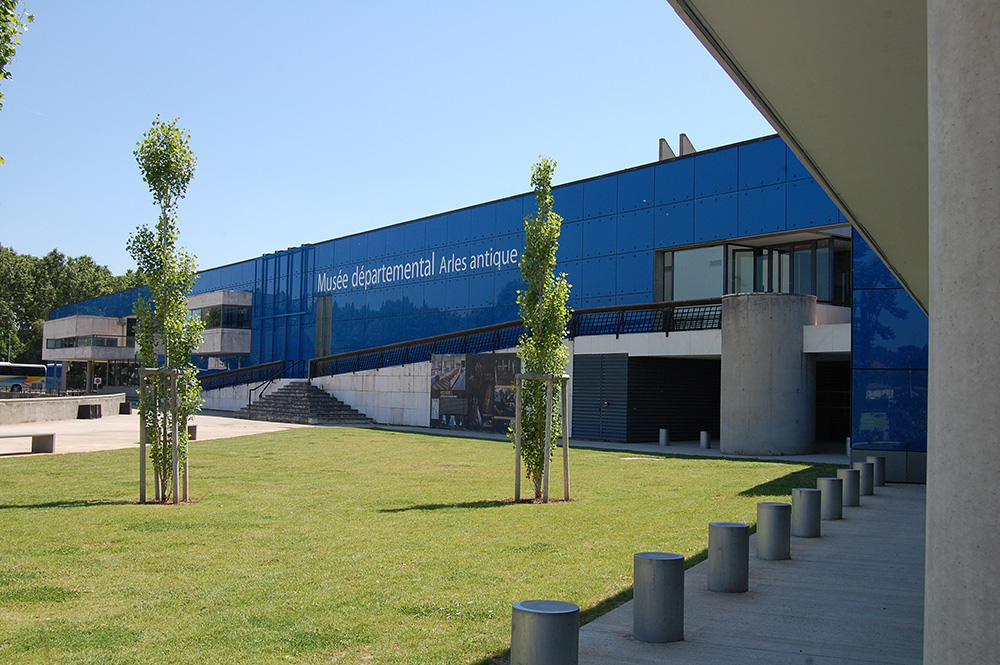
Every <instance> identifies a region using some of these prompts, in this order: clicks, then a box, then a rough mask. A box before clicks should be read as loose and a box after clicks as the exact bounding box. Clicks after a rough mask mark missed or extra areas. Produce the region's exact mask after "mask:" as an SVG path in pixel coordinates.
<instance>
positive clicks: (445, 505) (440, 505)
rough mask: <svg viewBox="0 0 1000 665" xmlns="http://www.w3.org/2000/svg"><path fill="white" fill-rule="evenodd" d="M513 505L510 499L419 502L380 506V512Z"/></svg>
mask: <svg viewBox="0 0 1000 665" xmlns="http://www.w3.org/2000/svg"><path fill="white" fill-rule="evenodd" d="M512 505H514V504H513V503H512V502H510V501H466V502H463V503H420V504H417V505H415V506H404V507H402V508H382V509H380V510H379V512H380V513H405V512H407V511H410V510H447V509H449V508H467V509H475V508H500V507H502V506H512Z"/></svg>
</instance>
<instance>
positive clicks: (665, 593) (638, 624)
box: [632, 552, 684, 643]
mask: <svg viewBox="0 0 1000 665" xmlns="http://www.w3.org/2000/svg"><path fill="white" fill-rule="evenodd" d="M633 580H634V582H633V588H634V590H635V596H634V601H635V602H634V603H633V605H632V636H633V637H634V638H635V639H637V640H639V641H640V642H657V643H660V642H678V641H680V640H683V639H684V555H682V554H674V553H673V552H640V553H638V554H636V555H635V557H634V560H633Z"/></svg>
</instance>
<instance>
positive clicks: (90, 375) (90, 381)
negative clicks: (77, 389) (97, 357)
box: [83, 360, 94, 393]
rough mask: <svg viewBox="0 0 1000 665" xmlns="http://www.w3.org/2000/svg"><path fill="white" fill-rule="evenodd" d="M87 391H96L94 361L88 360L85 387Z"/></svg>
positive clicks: (84, 390)
mask: <svg viewBox="0 0 1000 665" xmlns="http://www.w3.org/2000/svg"><path fill="white" fill-rule="evenodd" d="M83 392H85V393H92V392H94V361H93V360H88V361H87V387H86V388H84V389H83Z"/></svg>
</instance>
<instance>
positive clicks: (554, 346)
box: [509, 157, 570, 499]
mask: <svg viewBox="0 0 1000 665" xmlns="http://www.w3.org/2000/svg"><path fill="white" fill-rule="evenodd" d="M555 168H556V163H555V162H554V161H552V160H551V159H548V158H545V157H541V158H539V161H538V163H537V164H533V165H532V169H531V185H532V187H534V189H535V201H536V203H537V206H538V210H537V211H536V212H535V214H534V215H531V216H529V217H525V219H524V253H523V254H522V255H521V277H522V278H523V279H524V282H525V285H526V287H525V289H524V290H523V291H519V292H518V296H517V304H518V305H520V308H521V321H522V322H523V323H524V331H525V332H524V334H523V335H522V336H521V339H520V340H519V341H518V350H517V354H518V356H519V357H520V358H521V366H522V371H524V372H526V373H529V374H562V373H563V372H564V371H565V370H566V360H567V359H568V357H569V351H568V350H567V349H566V347H565V346H564V344H563V338H564V337H565V334H566V324H567V323H569V317H570V310H569V308H568V307H567V306H566V302H567V301H568V300H569V288H570V285H569V284H568V283H567V282H566V273H562V274H560V275H556V274H555V267H556V250H558V249H559V233H560V231H561V229H562V217H560V216H559V215H557V214H556V213H555V212H554V211H553V210H552V173H553V171H555ZM553 399H554V400H555V403H556V404H559V401H560V384H559V383H558V382H557V383H556V385H555V390H554V392H553ZM521 404H522V413H521V459H522V460H523V461H524V466H525V472H526V475H527V477H528V478H530V479H531V481H532V482H533V483H534V486H535V499H538V498H540V497H541V495H542V474H543V472H544V469H545V424H546V413H547V408H546V386H545V382H543V381H527V382H525V384H524V387H523V388H522V391H521ZM561 424H562V420H561V418H560V416H559V410H558V409H553V410H552V431H553V432H559V431H560V427H561ZM509 435H510V436H511V437H513V435H514V433H513V431H511V432H510V434H509Z"/></svg>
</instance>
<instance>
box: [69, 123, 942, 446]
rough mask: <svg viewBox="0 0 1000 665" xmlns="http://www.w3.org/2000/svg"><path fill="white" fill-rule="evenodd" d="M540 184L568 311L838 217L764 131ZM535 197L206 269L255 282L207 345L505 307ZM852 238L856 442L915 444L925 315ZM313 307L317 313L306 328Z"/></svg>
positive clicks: (337, 347)
mask: <svg viewBox="0 0 1000 665" xmlns="http://www.w3.org/2000/svg"><path fill="white" fill-rule="evenodd" d="M553 194H554V198H555V210H556V212H558V213H559V214H560V215H561V216H562V217H563V227H562V236H561V239H560V246H559V253H558V259H559V270H561V271H564V272H565V273H567V276H568V280H569V282H570V284H571V285H572V288H571V300H570V306H571V307H573V308H574V309H582V308H591V307H603V306H613V305H626V304H639V303H648V302H653V301H655V300H656V292H657V280H658V279H659V278H660V276H659V275H658V274H657V261H656V253H657V251H658V250H664V249H671V248H676V247H684V246H690V245H699V244H708V243H723V242H726V241H730V240H737V239H740V238H746V237H749V236H760V235H764V234H775V233H782V232H789V231H796V230H807V229H814V228H820V227H830V226H836V225H841V224H847V220H846V218H845V217H844V216H843V215H842V214H841V213H840V211H839V210H838V209H837V207H836V206H835V205H834V204H833V202H832V201H831V200H830V199H829V197H827V195H826V194H825V192H824V191H823V190H822V189H821V188H820V186H819V185H818V184H817V183H816V181H815V180H814V179H813V178H812V177H811V176H810V175H809V173H808V172H807V171H806V169H805V168H804V167H803V166H802V164H801V163H800V162H799V160H798V159H797V158H796V157H795V155H794V154H793V153H792V152H791V151H790V150H789V149H788V148H787V147H786V146H785V144H784V142H783V141H782V140H781V139H780V138H778V137H776V136H775V137H767V138H763V139H758V140H754V141H748V142H745V143H741V144H736V145H732V146H726V147H723V148H719V149H716V150H711V151H705V152H701V153H696V154H694V155H689V156H685V157H681V158H677V159H673V160H669V161H664V162H658V163H655V164H649V165H646V166H640V167H636V168H633V169H629V170H626V171H621V172H617V173H611V174H607V175H603V176H598V177H595V178H591V179H588V180H583V181H578V182H573V183H569V184H566V185H561V186H559V187H556V188H555V189H554V192H553ZM534 211H535V200H534V195H533V194H520V195H517V196H512V197H510V198H506V199H503V200H500V201H493V202H490V203H485V204H482V205H478V206H474V207H471V208H465V209H462V210H456V211H452V212H448V213H443V214H440V215H434V216H431V217H426V218H423V219H417V220H413V221H409V222H404V223H400V224H396V225H394V226H389V227H385V228H380V229H375V230H372V231H368V232H365V233H359V234H356V235H352V236H348V237H344V238H337V239H333V240H328V241H325V242H321V243H317V244H312V245H303V246H301V247H296V248H292V249H288V250H284V251H279V252H275V253H273V254H266V255H264V256H261V257H258V258H256V259H251V260H247V261H242V262H239V263H234V264H231V265H226V266H222V267H218V268H213V269H209V270H205V271H203V272H201V273H200V276H199V279H198V282H197V284H196V286H195V289H194V293H195V294H200V293H209V292H213V291H219V290H223V289H227V290H234V291H247V292H251V293H252V294H253V308H252V318H251V330H252V342H251V351H250V353H249V354H242V355H238V356H229V357H224V358H221V360H222V362H223V363H224V364H225V365H226V366H228V367H231V368H232V367H238V366H249V365H254V364H258V363H264V362H270V361H273V360H303V359H310V358H314V357H318V356H323V355H328V354H332V353H340V352H346V351H353V350H358V349H364V348H369V347H373V346H380V345H385V344H391V343H395V342H402V341H407V340H412V339H417V338H422V337H429V336H433V335H440V334H444V333H449V332H455V331H461V330H466V329H470V328H476V327H480V326H486V325H490V324H495V323H504V322H508V321H513V320H516V319H517V318H518V313H517V305H516V298H517V291H518V289H520V288H521V287H522V282H521V278H520V274H519V270H518V268H517V261H518V259H519V256H520V252H521V251H522V249H523V246H524V231H523V220H524V217H525V216H527V215H530V214H532V213H533V212H534ZM854 247H855V253H854V258H853V279H854V292H853V300H852V303H853V316H854V324H853V342H852V343H853V366H852V375H853V395H852V407H853V438H854V441H855V442H857V443H858V444H862V443H868V442H870V443H871V445H872V446H889V447H903V448H904V449H907V450H924V449H925V448H926V442H925V441H926V417H925V416H926V386H927V323H926V316H924V315H923V314H922V312H921V311H920V309H919V308H918V307H917V306H916V305H915V303H914V302H913V301H912V299H911V298H910V297H909V296H908V294H907V293H906V292H905V290H903V289H902V288H901V287H900V285H899V284H898V282H896V280H895V279H894V278H893V277H892V275H891V274H890V273H889V272H888V271H887V270H885V268H884V267H882V265H881V263H880V262H879V260H878V258H877V257H875V255H874V254H873V253H872V252H871V250H870V249H869V248H868V247H867V245H865V243H864V241H863V240H862V239H861V238H860V237H858V236H857V235H855V237H854ZM721 288H722V286H721V285H720V293H721ZM134 296H135V293H133V292H129V293H125V294H115V295H112V296H107V297H105V298H98V299H95V300H92V301H88V302H86V303H79V304H76V305H71V306H68V307H63V308H60V309H58V310H53V312H52V313H51V317H52V318H58V317H62V316H68V315H71V314H98V313H100V314H105V315H114V316H122V315H125V314H128V313H129V312H130V311H131V303H132V300H134ZM320 299H324V302H323V306H322V307H320V306H319V303H320ZM318 310H322V311H324V312H329V319H328V320H326V321H320V325H319V326H317V311H318ZM326 316H327V315H326V314H324V317H323V318H324V319H326ZM318 340H319V344H317V341H318ZM327 344H328V348H327Z"/></svg>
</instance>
